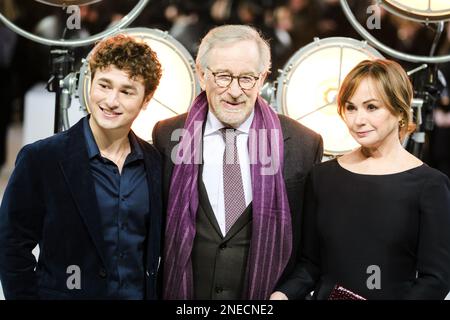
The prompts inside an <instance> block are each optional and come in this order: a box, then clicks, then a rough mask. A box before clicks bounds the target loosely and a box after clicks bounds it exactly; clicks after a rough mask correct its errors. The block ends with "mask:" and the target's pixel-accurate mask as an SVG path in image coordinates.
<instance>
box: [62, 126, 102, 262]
mask: <svg viewBox="0 0 450 320" xmlns="http://www.w3.org/2000/svg"><path fill="white" fill-rule="evenodd" d="M68 133H69V140H68V144H67V146H65V149H66V154H67V157H65V158H64V159H63V160H62V161H60V168H61V170H62V173H63V176H64V178H65V180H66V183H67V186H68V188H69V190H70V192H71V195H72V197H73V200H74V202H75V204H76V207H77V209H78V212H79V213H80V215H81V218H82V219H83V221H84V223H85V225H86V227H87V229H88V232H89V235H90V236H91V238H92V241H93V243H94V245H95V247H96V249H97V251H98V253H99V256H100V258H101V259H102V261H103V264H104V265H107V264H106V261H107V260H106V259H105V256H104V254H105V252H106V251H105V243H104V239H103V231H102V225H101V220H100V215H99V209H98V204H97V199H96V196H95V189H94V182H93V179H92V176H91V172H90V167H89V158H88V154H87V148H86V142H85V138H84V135H83V120H80V121H79V122H78V123H77V124H76V125H75V126H74V127H72V128H71V129H70V132H68Z"/></svg>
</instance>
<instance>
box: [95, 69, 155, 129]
mask: <svg viewBox="0 0 450 320" xmlns="http://www.w3.org/2000/svg"><path fill="white" fill-rule="evenodd" d="M149 98H150V97H145V88H144V84H143V81H140V80H139V78H138V79H130V77H129V76H128V74H127V73H126V72H125V71H123V70H120V69H118V68H117V67H115V66H113V65H111V66H109V67H107V68H105V69H99V70H97V71H96V72H95V75H94V78H93V80H92V85H91V91H90V94H89V106H90V109H91V110H90V111H91V118H90V120H89V123H90V125H91V128H92V129H93V131H94V132H95V131H96V130H98V129H100V130H102V131H105V132H108V131H117V130H123V131H124V132H128V131H129V130H130V128H131V125H132V123H133V121H134V120H135V119H136V117H137V116H138V115H139V112H140V111H141V109H142V107H143V105H145V104H146V103H147V102H148V99H149Z"/></svg>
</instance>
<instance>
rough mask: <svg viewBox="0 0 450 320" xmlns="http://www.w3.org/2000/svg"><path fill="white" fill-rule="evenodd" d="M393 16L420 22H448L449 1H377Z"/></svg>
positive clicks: (449, 15) (449, 13)
mask: <svg viewBox="0 0 450 320" xmlns="http://www.w3.org/2000/svg"><path fill="white" fill-rule="evenodd" d="M378 1H379V3H380V4H381V5H382V6H383V7H384V8H386V9H387V10H388V11H390V12H391V13H393V14H396V15H399V16H402V17H404V18H407V19H410V20H416V21H422V22H428V21H430V22H436V21H446V20H450V1H449V0H378Z"/></svg>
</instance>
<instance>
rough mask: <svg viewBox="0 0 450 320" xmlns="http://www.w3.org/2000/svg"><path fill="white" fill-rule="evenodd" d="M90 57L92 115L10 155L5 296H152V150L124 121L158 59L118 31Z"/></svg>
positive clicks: (156, 184)
mask: <svg viewBox="0 0 450 320" xmlns="http://www.w3.org/2000/svg"><path fill="white" fill-rule="evenodd" d="M89 63H90V69H91V76H92V78H91V80H92V81H91V89H90V95H89V106H90V112H91V113H90V115H88V116H86V117H85V118H83V119H81V120H80V121H79V122H78V123H77V124H75V125H74V126H73V127H71V128H70V129H69V130H67V131H65V132H62V133H59V134H56V135H54V136H52V137H50V138H47V139H44V140H40V141H37V142H35V143H32V144H30V145H27V146H25V147H24V148H23V149H22V150H21V152H20V153H19V155H18V156H17V160H16V168H15V170H14V173H13V174H12V176H11V179H10V181H9V183H8V187H7V189H6V192H5V195H4V198H3V201H2V204H1V207H0V280H1V284H2V286H3V290H4V294H5V297H6V298H7V299H154V298H156V277H157V270H158V266H159V256H160V252H159V248H160V235H161V230H160V228H161V196H160V183H161V166H160V157H159V154H158V152H157V151H156V150H155V149H154V148H153V147H152V146H151V145H150V144H148V143H147V142H145V141H143V140H141V139H140V138H138V137H137V136H136V135H135V134H134V133H133V131H132V130H131V125H132V123H133V121H134V119H136V117H137V116H138V114H139V112H140V110H141V109H142V108H143V107H144V106H146V104H147V103H148V101H149V100H150V99H151V97H152V95H153V93H154V92H155V90H156V88H157V86H158V84H159V80H160V78H161V65H160V63H159V61H158V59H157V57H156V54H155V53H154V52H153V51H152V50H151V49H150V47H149V46H148V45H146V44H145V43H143V42H140V41H138V40H136V39H134V38H131V37H128V36H125V35H116V36H113V37H111V38H109V39H106V40H103V41H102V42H100V43H98V44H97V46H96V47H95V48H94V50H93V53H92V55H91V56H90V58H89ZM36 245H39V249H40V254H39V258H38V260H37V261H36V259H35V257H34V255H33V253H32V250H33V248H34V247H36Z"/></svg>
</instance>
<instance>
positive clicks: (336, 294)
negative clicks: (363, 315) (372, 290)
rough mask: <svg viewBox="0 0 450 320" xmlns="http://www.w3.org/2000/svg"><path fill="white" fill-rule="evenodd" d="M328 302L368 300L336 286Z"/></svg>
mask: <svg viewBox="0 0 450 320" xmlns="http://www.w3.org/2000/svg"><path fill="white" fill-rule="evenodd" d="M328 300H367V299H366V298H363V297H361V296H360V295H357V294H356V293H354V292H352V291H350V290H348V289H345V288H344V287H341V286H339V285H335V286H334V288H333V290H332V291H331V293H330V295H329V297H328Z"/></svg>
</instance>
